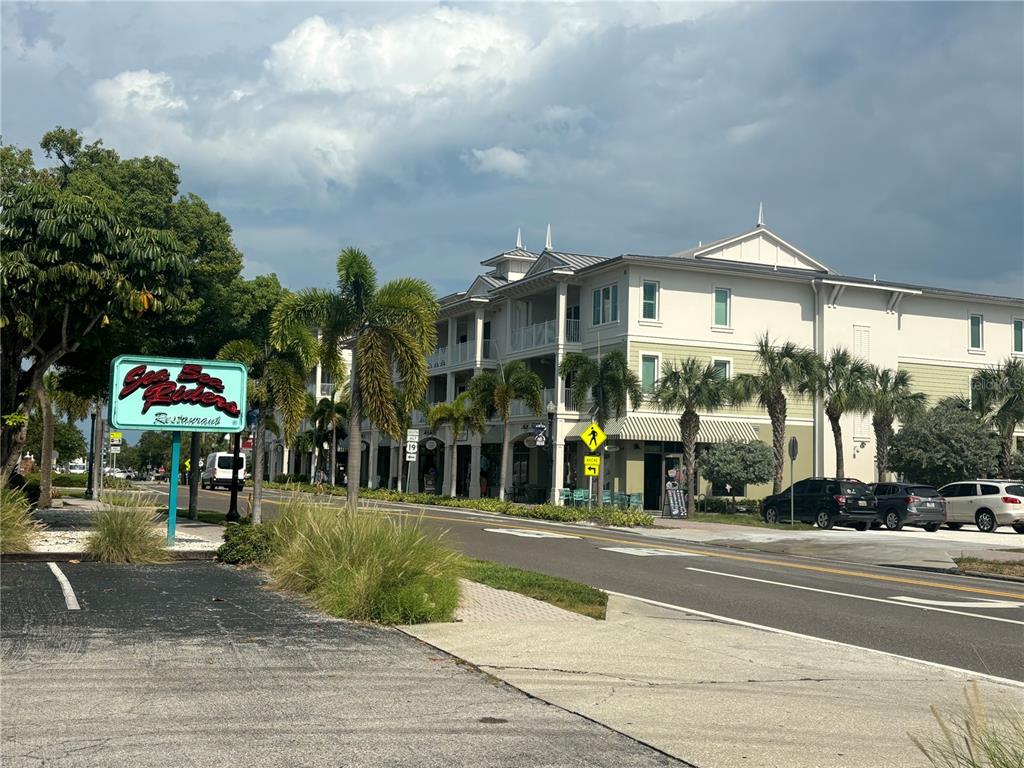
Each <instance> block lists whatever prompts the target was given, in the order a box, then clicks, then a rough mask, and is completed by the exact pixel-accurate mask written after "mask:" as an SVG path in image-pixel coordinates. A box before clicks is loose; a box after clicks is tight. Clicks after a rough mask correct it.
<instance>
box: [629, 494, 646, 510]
mask: <svg viewBox="0 0 1024 768" xmlns="http://www.w3.org/2000/svg"><path fill="white" fill-rule="evenodd" d="M629 508H630V509H643V508H644V495H643V494H642V493H631V494H629Z"/></svg>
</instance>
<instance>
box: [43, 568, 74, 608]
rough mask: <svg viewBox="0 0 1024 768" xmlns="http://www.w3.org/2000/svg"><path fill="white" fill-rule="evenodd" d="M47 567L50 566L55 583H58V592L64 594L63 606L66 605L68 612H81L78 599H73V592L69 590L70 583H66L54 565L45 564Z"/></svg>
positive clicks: (65, 579)
mask: <svg viewBox="0 0 1024 768" xmlns="http://www.w3.org/2000/svg"><path fill="white" fill-rule="evenodd" d="M47 565H48V566H50V570H51V571H53V575H54V576H56V577H57V581H58V582H59V583H60V591H61V592H63V593H64V604H65V605H67V607H68V610H69V611H79V610H81V606H80V605H79V604H78V598H77V597H75V590H73V589H72V588H71V582H70V581H68V577H67V576H65V575H64V574H63V573H62V572H61V570H60V568H58V567H57V564H56V563H47Z"/></svg>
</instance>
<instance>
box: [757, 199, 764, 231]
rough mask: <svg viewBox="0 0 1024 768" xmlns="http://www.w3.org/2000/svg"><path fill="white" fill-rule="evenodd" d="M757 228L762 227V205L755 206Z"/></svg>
mask: <svg viewBox="0 0 1024 768" xmlns="http://www.w3.org/2000/svg"><path fill="white" fill-rule="evenodd" d="M757 226H759V227H763V226H764V203H758V204H757Z"/></svg>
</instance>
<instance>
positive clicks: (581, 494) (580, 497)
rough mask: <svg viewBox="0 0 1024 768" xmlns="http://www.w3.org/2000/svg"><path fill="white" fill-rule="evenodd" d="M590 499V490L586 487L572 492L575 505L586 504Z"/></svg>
mask: <svg viewBox="0 0 1024 768" xmlns="http://www.w3.org/2000/svg"><path fill="white" fill-rule="evenodd" d="M588 501H590V491H587V490H585V489H584V490H578V491H573V492H572V503H573V505H574V506H578V505H580V504H586V503H587V502H588Z"/></svg>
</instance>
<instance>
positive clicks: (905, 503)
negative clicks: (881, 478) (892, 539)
mask: <svg viewBox="0 0 1024 768" xmlns="http://www.w3.org/2000/svg"><path fill="white" fill-rule="evenodd" d="M871 490H872V491H874V494H875V500H876V501H877V502H878V519H879V520H880V521H881V522H882V523H883V524H884V525H885V527H886V528H888V529H889V530H890V531H898V530H899V529H900V528H902V527H903V526H904V525H918V526H921V527H922V528H924V529H925V530H926V531H929V532H931V531H937V530H939V526H940V525H942V524H943V523H944V522H946V502H945V500H944V499H943V498H942V495H941V494H940V493H939V492H938V491H937V490H936V489H935V488H934V486H931V485H919V484H916V483H875V484H874V485H873V486H872V487H871Z"/></svg>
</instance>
